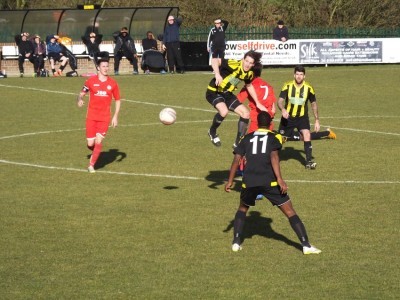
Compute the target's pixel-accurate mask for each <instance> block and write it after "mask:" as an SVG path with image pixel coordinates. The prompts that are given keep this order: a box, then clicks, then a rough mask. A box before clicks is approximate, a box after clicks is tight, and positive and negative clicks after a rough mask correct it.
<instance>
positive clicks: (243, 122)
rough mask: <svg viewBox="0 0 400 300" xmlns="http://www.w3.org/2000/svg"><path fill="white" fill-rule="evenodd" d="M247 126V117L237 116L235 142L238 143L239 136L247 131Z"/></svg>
mask: <svg viewBox="0 0 400 300" xmlns="http://www.w3.org/2000/svg"><path fill="white" fill-rule="evenodd" d="M248 126H249V119H244V118H242V117H240V118H239V121H238V132H237V135H236V141H235V144H236V145H237V144H239V141H240V138H241V137H242V136H244V135H245V134H246V133H247V127H248Z"/></svg>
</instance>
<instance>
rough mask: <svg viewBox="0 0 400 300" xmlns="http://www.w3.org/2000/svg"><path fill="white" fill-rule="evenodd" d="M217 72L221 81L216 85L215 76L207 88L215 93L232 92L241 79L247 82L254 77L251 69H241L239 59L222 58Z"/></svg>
mask: <svg viewBox="0 0 400 300" xmlns="http://www.w3.org/2000/svg"><path fill="white" fill-rule="evenodd" d="M219 72H220V74H221V77H222V78H223V80H222V83H221V84H220V85H219V86H216V85H215V78H213V79H212V80H211V81H210V84H209V85H208V90H210V91H213V92H217V93H222V92H233V91H234V90H235V89H236V87H237V85H238V84H239V82H240V81H241V80H243V81H244V82H245V83H246V84H248V83H250V82H251V81H252V80H253V79H254V73H253V71H251V70H250V71H248V72H245V71H244V70H243V67H242V61H241V60H235V59H222V61H221V66H220V67H219Z"/></svg>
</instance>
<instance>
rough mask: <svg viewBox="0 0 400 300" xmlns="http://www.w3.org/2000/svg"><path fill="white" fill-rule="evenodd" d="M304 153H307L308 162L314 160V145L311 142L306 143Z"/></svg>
mask: <svg viewBox="0 0 400 300" xmlns="http://www.w3.org/2000/svg"><path fill="white" fill-rule="evenodd" d="M304 152H305V153H306V161H311V160H312V145H311V141H310V142H304Z"/></svg>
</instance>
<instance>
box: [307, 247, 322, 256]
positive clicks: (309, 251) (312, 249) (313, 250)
mask: <svg viewBox="0 0 400 300" xmlns="http://www.w3.org/2000/svg"><path fill="white" fill-rule="evenodd" d="M310 246H311V247H305V246H303V254H320V253H321V252H322V251H321V250H319V249H317V248H315V247H314V246H312V245H310Z"/></svg>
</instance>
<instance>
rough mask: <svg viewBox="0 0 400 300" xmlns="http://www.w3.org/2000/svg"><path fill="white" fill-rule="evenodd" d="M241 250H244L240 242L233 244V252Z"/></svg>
mask: <svg viewBox="0 0 400 300" xmlns="http://www.w3.org/2000/svg"><path fill="white" fill-rule="evenodd" d="M240 250H242V247H241V246H240V245H239V244H238V243H234V244H232V251H233V252H238V251H240Z"/></svg>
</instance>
